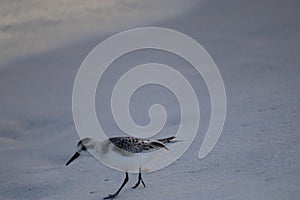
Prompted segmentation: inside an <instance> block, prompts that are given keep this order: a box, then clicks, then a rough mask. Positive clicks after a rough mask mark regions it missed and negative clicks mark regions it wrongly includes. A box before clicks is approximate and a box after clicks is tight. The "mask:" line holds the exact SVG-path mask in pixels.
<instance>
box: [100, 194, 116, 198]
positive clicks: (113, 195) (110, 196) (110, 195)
mask: <svg viewBox="0 0 300 200" xmlns="http://www.w3.org/2000/svg"><path fill="white" fill-rule="evenodd" d="M117 196H118V194H109V195H108V196H107V197H104V198H103V199H114V198H116V197H117Z"/></svg>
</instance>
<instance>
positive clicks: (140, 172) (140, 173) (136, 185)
mask: <svg viewBox="0 0 300 200" xmlns="http://www.w3.org/2000/svg"><path fill="white" fill-rule="evenodd" d="M141 182H142V184H143V186H144V187H146V185H145V183H144V181H143V179H142V171H141V168H140V171H139V178H138V182H137V183H136V184H135V186H133V187H132V189H135V188H137V187H138V186H139V185H140V183H141Z"/></svg>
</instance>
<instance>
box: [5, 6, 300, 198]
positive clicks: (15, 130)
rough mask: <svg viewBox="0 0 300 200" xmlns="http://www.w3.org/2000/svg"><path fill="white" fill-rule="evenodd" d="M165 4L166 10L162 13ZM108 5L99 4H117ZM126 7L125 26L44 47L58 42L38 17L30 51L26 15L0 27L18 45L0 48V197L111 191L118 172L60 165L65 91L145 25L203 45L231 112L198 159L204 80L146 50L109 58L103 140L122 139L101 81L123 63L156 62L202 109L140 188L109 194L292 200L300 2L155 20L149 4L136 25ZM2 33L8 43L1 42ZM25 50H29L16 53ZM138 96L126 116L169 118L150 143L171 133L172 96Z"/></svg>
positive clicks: (68, 149)
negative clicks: (177, 75) (104, 46)
mask: <svg viewBox="0 0 300 200" xmlns="http://www.w3.org/2000/svg"><path fill="white" fill-rule="evenodd" d="M13 2H17V1H13ZM66 2H67V1H66ZM128 2H130V1H128ZM133 2H134V1H133ZM167 3H170V2H168V1H164V5H163V6H165V7H168V4H167ZM175 4H176V5H175ZM130 5H131V4H130ZM133 5H135V4H133ZM106 6H107V7H104V8H102V9H104V10H105V9H107V8H110V6H111V7H113V5H106ZM127 6H129V5H125V6H124V5H123V6H122V7H121V10H122V11H123V14H122V15H121V16H117V15H116V16H117V17H116V16H114V17H113V20H114V22H115V23H116V24H118V23H120V24H122V26H118V25H116V26H117V28H116V27H114V26H112V25H107V24H106V23H107V22H105V23H104V22H103V24H102V26H101V28H100V29H99V28H94V29H93V31H92V33H87V32H83V34H82V35H81V34H75V35H74V38H70V39H68V40H67V42H66V43H63V45H58V44H61V43H62V42H61V41H64V38H65V37H66V35H68V34H69V32H67V33H66V32H64V33H63V36H62V37H61V38H60V39H59V41H56V43H55V44H53V45H50V46H49V48H46V47H47V44H49V43H51V40H53V39H54V38H55V37H56V35H53V34H52V33H51V32H48V31H47V30H48V28H49V27H48V28H47V24H43V20H42V21H38V23H37V24H36V25H35V26H36V27H38V25H39V24H42V25H41V26H42V27H44V29H43V28H42V29H40V30H38V31H41V32H40V34H43V33H44V32H43V31H45V33H49V36H47V38H48V40H47V41H44V40H43V43H39V41H37V42H36V43H37V44H36V45H33V46H32V45H31V43H32V42H34V38H33V39H32V38H31V37H32V36H31V34H29V33H30V32H27V33H28V34H29V35H28V38H27V39H28V41H30V42H29V43H27V42H24V43H23V42H21V43H20V41H19V40H17V39H18V37H20V38H21V37H22V34H21V33H20V32H19V31H22V30H23V29H22V26H25V25H24V23H25V22H26V20H24V21H25V22H24V23H23V21H22V20H21V21H22V23H20V25H18V26H16V27H15V26H9V25H7V26H4V27H2V26H1V31H2V32H5V31H9V33H11V34H12V35H13V36H14V39H11V40H8V41H11V43H5V42H1V44H0V51H1V52H4V53H3V54H2V53H1V54H2V55H1V59H4V61H3V62H1V67H0V94H1V97H0V154H1V156H0V199H5V200H16V199H17V200H29V199H30V200H32V199H41V200H48V199H49V200H50V199H51V200H53V199H57V200H63V199H74V200H79V199H89V200H96V199H101V198H102V197H104V196H106V195H108V194H110V193H113V192H114V191H115V190H116V189H117V188H118V187H119V185H120V184H121V182H122V181H123V178H124V174H123V173H121V172H119V171H115V170H113V169H111V168H108V167H106V166H104V165H102V164H101V163H99V162H98V161H96V160H95V159H93V158H90V157H82V158H78V160H76V161H74V162H73V163H72V164H70V165H69V166H68V167H66V166H65V163H66V162H67V160H68V159H69V158H70V156H72V155H73V153H74V152H75V151H76V144H77V142H78V139H79V136H78V134H77V132H76V129H75V125H74V122H73V116H72V89H73V83H74V80H75V76H76V73H77V71H78V69H79V67H80V64H81V63H82V61H83V59H84V58H85V57H86V55H87V54H88V53H89V52H90V51H91V50H92V49H93V48H94V47H95V46H96V45H97V44H98V43H100V42H101V41H103V40H104V39H106V38H108V37H109V36H111V35H112V34H114V33H118V32H120V31H123V30H126V29H129V28H134V27H143V26H158V27H165V28H170V29H174V30H177V31H180V32H182V33H184V34H186V35H188V36H190V37H192V38H193V39H195V40H196V41H197V42H199V43H200V44H201V45H203V47H204V48H205V49H206V50H207V52H208V53H209V54H210V56H211V57H212V58H213V60H214V61H215V63H216V65H217V66H218V68H219V70H220V73H221V75H222V77H223V81H224V84H225V89H226V95H227V116H226V121H225V126H224V129H223V132H222V135H221V137H220V139H219V141H218V143H217V144H216V146H215V147H214V149H213V150H212V152H211V153H210V154H209V155H208V156H207V157H205V158H204V159H199V158H198V152H199V148H200V146H201V143H202V141H203V137H204V134H205V132H206V129H207V127H208V123H209V119H210V100H209V93H208V91H207V88H206V86H205V83H204V82H203V80H202V79H201V77H200V76H199V75H197V74H195V73H194V71H193V69H192V67H191V66H190V65H189V64H188V63H186V62H185V61H183V60H182V59H180V58H176V56H175V55H171V54H168V53H166V52H160V51H154V50H153V51H152V50H144V51H141V52H135V54H129V55H128V57H124V58H123V57H122V58H120V59H119V60H117V61H116V62H114V63H113V64H112V67H111V70H110V71H108V72H107V74H106V76H105V79H104V80H103V82H101V83H102V85H101V84H99V86H98V89H97V94H96V102H97V103H96V108H97V114H98V118H99V121H100V123H101V125H102V127H103V130H104V131H105V132H106V133H108V135H109V136H113V135H122V132H121V131H120V130H119V129H118V127H117V126H116V124H115V122H114V120H113V116H112V114H111V111H110V110H109V109H110V101H109V98H110V94H111V89H112V88H113V86H112V85H110V84H109V83H110V82H109V80H113V79H116V77H119V76H121V74H122V70H123V71H124V69H129V68H130V66H136V65H137V64H141V63H148V62H154V61H155V62H157V63H163V64H167V65H169V66H174V68H175V69H178V70H179V71H180V72H182V73H183V74H185V76H186V77H187V79H188V80H189V81H190V82H191V84H192V85H193V86H195V91H196V94H197V97H198V98H199V102H200V109H201V121H200V126H199V131H198V134H197V136H196V138H195V140H194V141H193V143H192V145H191V146H190V148H189V149H188V150H187V151H186V152H185V153H184V154H183V156H182V157H180V159H178V160H177V161H176V162H174V163H172V164H171V165H170V166H168V167H166V168H164V169H162V170H159V171H155V172H152V173H145V174H144V175H143V179H144V181H145V183H146V185H147V187H146V188H143V187H139V188H138V189H136V190H132V189H131V188H130V187H129V185H130V186H132V185H134V184H135V182H136V179H137V175H136V174H132V175H131V176H130V181H129V184H128V185H127V186H126V187H125V188H124V190H123V191H122V192H121V193H120V196H118V198H117V199H166V200H167V199H169V200H173V199H205V200H213V199H216V200H217V199H223V200H225V199H228V200H229V199H230V200H232V199H236V200H240V199H244V200H247V199H249V200H250V199H251V200H253V199H264V200H282V199H289V200H292V199H295V200H296V199H300V190H299V184H300V157H299V155H300V133H299V130H300V123H299V122H300V66H299V63H300V57H299V54H300V45H299V41H300V34H299V33H300V18H299V9H300V3H299V2H298V1H293V0H287V1H281V0H271V1H268V0H260V1H259V0H254V1H250V0H249V1H248V0H241V1H240V0H227V1H221V0H212V1H199V2H196V1H190V2H189V5H185V6H180V4H179V1H176V3H174V4H173V5H171V7H172V8H174V9H175V10H176V9H177V10H178V14H174V13H173V12H171V11H168V12H167V13H163V9H162V8H163V7H162V8H161V10H160V11H158V12H157V13H156V14H155V13H153V14H151V12H150V11H149V10H148V11H147V12H146V11H145V12H144V10H143V9H145V10H147V9H151V8H153V7H151V6H153V5H148V4H146V6H145V7H143V6H140V7H138V6H137V7H135V8H136V13H137V16H138V17H141V18H142V17H143V18H145V19H146V20H137V21H135V20H133V21H132V20H131V19H132V16H127V15H126V13H127V10H126V9H129V8H130V7H129V8H128V7H127ZM147 6H148V7H147ZM182 7H183V8H182ZM54 8H55V7H54ZM181 8H182V9H181ZM2 9H3V8H2ZM14 9H16V11H18V9H17V8H16V7H14ZM84 9H85V8H84ZM88 9H90V8H88ZM75 10H76V9H75ZM112 10H113V9H112ZM177 10H176V11H177ZM109 11H110V10H108V11H107V12H109ZM78 12H79V11H78ZM124 13H125V14H124ZM161 13H163V14H161ZM2 14H3V12H2ZM71 14H72V13H71ZM3 15H4V14H3ZM154 15H155V16H154ZM20 16H21V17H22V15H21V14H20ZM92 16H93V20H91V23H96V21H97V19H98V18H97V17H99V16H94V15H92ZM124 16H127V17H128V18H126V17H124ZM27 17H28V16H27ZM83 17H85V16H83ZM88 17H90V16H89V15H88ZM152 17H153V18H152ZM69 18H70V17H68V15H67V17H66V18H64V19H65V20H66V21H68V20H69ZM119 18H122V19H119ZM24 19H25V18H24ZM26 19H27V18H26ZM29 19H32V18H30V17H29ZM47 19H48V18H47ZM59 19H60V18H59V17H58V19H56V18H55V19H52V18H51V20H52V21H51V20H50V22H53V24H52V23H50V24H49V25H48V26H52V25H53V26H55V27H56V26H58V27H59V28H58V29H57V30H55V31H59V30H60V29H62V27H63V26H64V24H63V20H62V21H59ZM118 20H119V21H118ZM87 21H89V20H87ZM48 22H49V21H47V20H45V23H48ZM71 22H72V21H71ZM71 22H70V23H67V28H70V30H72V31H79V30H77V29H76V28H74V29H72V27H76V23H75V24H72V23H71ZM82 22H86V21H84V20H83V21H82ZM1 23H2V24H3V22H1V21H0V25H1ZM60 23H62V24H60ZM25 24H26V23H25ZM57 24H58V25H57ZM93 25H94V24H92V25H86V26H84V28H85V29H88V27H89V26H93ZM106 27H107V29H105V28H106ZM27 28H28V27H24V29H26V30H27ZM10 29H13V31H12V32H11V30H10ZM30 30H31V31H32V29H30ZM14 31H16V32H14ZM33 32H34V31H33ZM37 33H39V32H37ZM97 33H99V34H97ZM37 35H38V34H37ZM26 37H27V36H26ZM70 37H71V36H70ZM0 38H1V39H2V40H1V41H5V38H8V36H5V35H1V37H0ZM3 38H4V39H3ZM16 38H17V39H16ZM14 44H17V45H18V46H19V47H22V48H25V47H26V48H25V49H24V50H19V51H18V52H17V54H14V53H15V52H16V51H17V50H16V49H18V48H16V47H14V46H11V45H14ZM26 45H28V46H26ZM45 46H46V47H45ZM30 48H33V49H32V51H31V49H30ZM6 49H7V52H6ZM27 49H28V51H30V52H29V53H23V52H26V50H27ZM4 55H5V56H4ZM14 56H16V57H14ZM6 58H7V59H6ZM144 89H145V90H143V91H139V92H137V94H135V95H134V96H133V99H132V100H133V103H132V110H131V111H132V113H131V114H132V116H133V119H134V120H136V122H137V123H138V124H141V125H146V124H147V123H149V119H148V109H149V106H150V105H152V104H154V103H160V104H162V105H164V106H165V108H166V110H167V112H168V119H167V121H166V124H165V127H164V129H163V130H162V132H161V133H160V135H158V136H155V138H160V137H162V136H170V135H173V134H175V133H176V130H177V129H178V123H179V122H178V121H179V120H180V117H178V116H179V115H180V109H179V107H178V106H179V105H178V102H177V101H176V98H175V97H174V95H172V94H171V93H170V92H169V91H167V90H166V89H164V88H161V87H156V86H154V87H148V88H147V87H145V88H144ZM186 120H193V119H186Z"/></svg>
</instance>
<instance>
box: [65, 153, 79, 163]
mask: <svg viewBox="0 0 300 200" xmlns="http://www.w3.org/2000/svg"><path fill="white" fill-rule="evenodd" d="M79 156H80V154H79V153H78V152H76V153H75V154H74V155H73V156H72V158H70V160H69V161H68V162H67V163H66V166H68V165H69V164H70V163H71V162H72V161H73V160H75V159H76V158H78V157H79Z"/></svg>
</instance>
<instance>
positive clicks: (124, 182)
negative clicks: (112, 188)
mask: <svg viewBox="0 0 300 200" xmlns="http://www.w3.org/2000/svg"><path fill="white" fill-rule="evenodd" d="M128 180H129V178H128V172H126V176H125V179H124V181H123V183H122V185H121V187H120V188H119V189H118V191H117V192H116V193H114V194H110V195H108V196H107V197H104V198H103V199H113V198H115V197H116V196H118V194H119V193H120V191H121V190H122V188H123V187H124V186H125V185H126V183H127V182H128Z"/></svg>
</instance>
